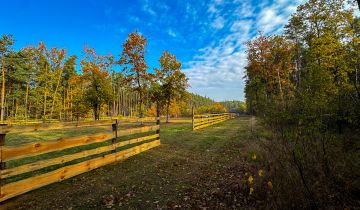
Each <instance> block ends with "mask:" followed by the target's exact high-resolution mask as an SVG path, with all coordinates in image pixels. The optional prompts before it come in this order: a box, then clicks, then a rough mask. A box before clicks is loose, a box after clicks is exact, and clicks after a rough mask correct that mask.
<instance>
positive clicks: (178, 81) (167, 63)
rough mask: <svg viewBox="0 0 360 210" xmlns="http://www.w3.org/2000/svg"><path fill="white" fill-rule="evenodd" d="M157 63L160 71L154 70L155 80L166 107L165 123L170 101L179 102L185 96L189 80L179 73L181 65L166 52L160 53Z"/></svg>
mask: <svg viewBox="0 0 360 210" xmlns="http://www.w3.org/2000/svg"><path fill="white" fill-rule="evenodd" d="M159 62H160V69H155V71H156V79H157V81H158V82H159V84H160V85H161V91H162V93H163V97H164V99H165V100H164V101H165V106H166V122H169V108H170V104H171V102H172V100H174V101H176V100H179V99H180V98H181V97H183V96H185V95H186V88H187V87H188V80H189V79H188V78H187V77H186V75H185V74H184V73H183V72H181V63H180V62H179V61H178V60H177V59H176V57H175V55H173V54H171V53H169V52H168V51H165V52H163V53H162V55H161V57H160V59H159Z"/></svg>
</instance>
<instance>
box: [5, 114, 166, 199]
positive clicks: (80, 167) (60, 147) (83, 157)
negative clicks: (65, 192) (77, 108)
mask: <svg viewBox="0 0 360 210" xmlns="http://www.w3.org/2000/svg"><path fill="white" fill-rule="evenodd" d="M99 125H101V126H108V128H109V131H108V132H104V133H97V134H95V135H84V136H78V137H69V138H61V139H57V140H51V141H38V142H31V143H26V144H21V145H16V146H11V145H6V144H5V136H6V134H7V133H18V132H25V131H30V132H31V131H38V130H53V129H66V128H74V127H83V126H99ZM22 127H23V128H22V129H21V130H19V129H17V127H16V126H1V130H0V202H2V201H4V200H7V199H9V198H12V197H14V196H17V195H20V194H23V193H26V192H29V191H31V190H34V189H37V188H40V187H42V186H46V185H49V184H51V183H55V182H60V181H62V180H65V179H68V178H71V177H73V176H76V175H78V174H81V173H84V172H88V171H90V170H93V169H96V168H99V167H101V166H104V165H107V164H110V163H113V162H115V161H118V160H123V159H126V158H128V157H130V156H133V155H136V154H138V153H141V152H143V151H146V150H148V149H151V148H153V147H156V146H159V145H160V119H159V118H158V119H157V122H156V125H151V126H143V127H136V128H131V129H126V130H121V129H119V127H118V123H117V121H116V120H115V121H95V122H81V123H80V122H76V123H75V124H72V125H71V124H70V123H51V124H46V125H45V124H40V125H29V126H22ZM105 128H106V127H105ZM152 132H154V133H152ZM134 134H135V136H134ZM119 138H120V139H122V140H119ZM124 138H125V140H124ZM7 163H12V164H9V165H15V166H13V167H7V165H8V164H7ZM14 163H15V164H14ZM56 166H57V167H56ZM54 168H55V169H54ZM26 175H27V176H26Z"/></svg>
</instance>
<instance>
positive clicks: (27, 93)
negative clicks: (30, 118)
mask: <svg viewBox="0 0 360 210" xmlns="http://www.w3.org/2000/svg"><path fill="white" fill-rule="evenodd" d="M28 97H29V82H27V83H26V94H25V107H24V108H25V120H27V113H28V109H27V107H28Z"/></svg>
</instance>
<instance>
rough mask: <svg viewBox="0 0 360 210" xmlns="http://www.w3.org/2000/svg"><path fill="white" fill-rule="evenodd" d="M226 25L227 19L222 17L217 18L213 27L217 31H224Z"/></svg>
mask: <svg viewBox="0 0 360 210" xmlns="http://www.w3.org/2000/svg"><path fill="white" fill-rule="evenodd" d="M224 24H225V19H224V18H223V17H221V16H218V17H216V18H215V20H214V22H213V23H212V27H213V28H215V29H222V28H223V27H224Z"/></svg>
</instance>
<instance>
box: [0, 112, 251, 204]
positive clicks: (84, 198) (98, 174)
mask: <svg viewBox="0 0 360 210" xmlns="http://www.w3.org/2000/svg"><path fill="white" fill-rule="evenodd" d="M74 132H76V131H74ZM249 139H250V132H249V125H248V121H247V118H245V119H244V118H237V119H233V120H229V121H226V122H223V123H220V124H216V125H213V126H210V127H207V128H204V129H200V130H197V131H194V132H193V131H191V125H190V124H185V123H169V124H162V125H161V143H162V145H161V146H159V147H157V148H154V149H151V150H150V151H147V152H144V153H141V154H139V155H136V156H134V157H131V158H129V159H127V160H125V161H123V162H118V163H115V164H110V165H107V166H104V167H102V168H99V169H96V170H94V171H91V172H88V173H85V174H82V175H79V176H76V177H74V178H71V179H69V180H65V181H63V182H61V183H57V184H52V185H49V186H46V187H43V188H41V189H38V190H35V191H33V192H30V193H27V194H24V195H21V196H18V197H16V198H13V199H10V200H8V201H5V202H4V203H2V206H1V207H0V208H3V209H69V208H72V209H105V208H106V207H112V208H114V209H161V208H201V207H210V208H211V207H214V206H216V207H219V208H227V207H229V208H231V207H232V206H233V207H239V206H240V205H242V204H241V203H243V201H242V200H241V199H246V196H245V194H248V191H246V190H247V189H246V187H244V188H241V189H240V187H237V189H238V190H239V193H238V194H239V196H240V197H239V196H238V197H236V202H235V203H234V202H233V200H232V199H234V197H231V198H228V197H227V195H230V194H231V193H229V192H235V191H234V190H233V189H232V187H233V185H234V186H235V185H236V186H240V185H241V186H242V185H243V184H244V183H245V182H246V181H244V180H246V177H245V174H246V173H247V172H248V171H249V170H250V169H249V165H248V163H247V161H246V159H247V157H248V154H249V151H248V148H247V146H246V145H247V141H248V140H249ZM13 140H14V141H15V139H13ZM232 196H233V195H232ZM229 199H230V200H229ZM240 201H242V202H240ZM243 204H244V205H248V204H246V202H245V203H243Z"/></svg>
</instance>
